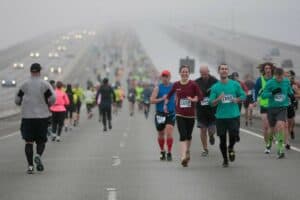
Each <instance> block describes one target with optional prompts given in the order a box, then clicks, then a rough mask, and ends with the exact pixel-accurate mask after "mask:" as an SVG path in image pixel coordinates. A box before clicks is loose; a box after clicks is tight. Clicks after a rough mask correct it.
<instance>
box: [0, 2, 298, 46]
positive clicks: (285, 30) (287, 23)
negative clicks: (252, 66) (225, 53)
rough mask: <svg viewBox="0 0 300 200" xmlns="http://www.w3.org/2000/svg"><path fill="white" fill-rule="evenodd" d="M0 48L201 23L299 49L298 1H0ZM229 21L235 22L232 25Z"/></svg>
mask: <svg viewBox="0 0 300 200" xmlns="http://www.w3.org/2000/svg"><path fill="white" fill-rule="evenodd" d="M0 3H1V4H0V5H1V6H0V24H1V26H2V27H1V32H0V36H1V37H0V48H4V47H7V46H9V45H12V44H15V43H18V42H20V41H23V40H25V39H29V38H31V37H34V36H37V35H39V34H41V33H45V32H48V31H52V30H56V29H60V28H68V27H74V26H82V27H92V26H97V25H99V24H102V23H105V22H106V23H107V22H110V23H115V22H116V21H118V22H134V21H167V22H168V21H175V22H176V21H180V22H182V19H185V20H189V21H194V22H201V21H202V22H205V23H209V24H214V25H217V26H220V27H223V28H228V29H229V28H230V27H232V24H233V25H234V26H233V27H234V29H235V30H236V31H238V32H247V33H250V34H254V35H258V36H264V37H267V38H271V39H275V40H281V41H286V42H289V43H296V44H299V45H300V37H299V30H300V28H299V27H300V2H299V1H297V0H284V1H282V0H147V1H146V0H26V1H23V0H0ZM232 19H233V20H232Z"/></svg>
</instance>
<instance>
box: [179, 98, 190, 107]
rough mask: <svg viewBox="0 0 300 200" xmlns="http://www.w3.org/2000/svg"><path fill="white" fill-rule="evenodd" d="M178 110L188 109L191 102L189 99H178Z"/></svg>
mask: <svg viewBox="0 0 300 200" xmlns="http://www.w3.org/2000/svg"><path fill="white" fill-rule="evenodd" d="M179 105H180V108H190V107H191V106H192V102H191V101H190V100H189V99H180V101H179Z"/></svg>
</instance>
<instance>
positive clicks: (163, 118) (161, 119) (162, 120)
mask: <svg viewBox="0 0 300 200" xmlns="http://www.w3.org/2000/svg"><path fill="white" fill-rule="evenodd" d="M156 122H157V123H158V124H164V123H165V122H166V116H161V115H156Z"/></svg>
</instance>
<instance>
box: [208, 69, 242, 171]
mask: <svg viewBox="0 0 300 200" xmlns="http://www.w3.org/2000/svg"><path fill="white" fill-rule="evenodd" d="M218 72H219V74H220V81H219V82H218V83H216V84H215V85H214V86H213V87H212V89H211V92H210V97H209V102H210V104H211V105H212V106H216V107H217V111H216V119H217V121H216V126H217V135H218V136H219V137H220V150H221V153H222V156H223V167H228V155H227V132H228V134H229V146H228V153H229V160H230V161H231V162H233V161H234V160H235V150H234V145H235V143H236V139H237V135H238V134H239V128H240V127H239V118H240V110H239V106H238V104H239V103H240V102H241V101H242V100H243V99H245V98H246V95H245V93H244V91H243V89H242V88H241V86H240V84H238V83H237V82H236V81H233V80H230V79H228V72H229V68H228V66H227V64H221V65H219V67H218Z"/></svg>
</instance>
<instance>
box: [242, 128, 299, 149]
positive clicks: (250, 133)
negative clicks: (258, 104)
mask: <svg viewBox="0 0 300 200" xmlns="http://www.w3.org/2000/svg"><path fill="white" fill-rule="evenodd" d="M240 130H241V131H243V132H244V133H247V134H249V135H252V136H255V137H258V138H261V139H263V138H264V137H263V136H262V135H259V134H257V133H254V132H252V131H249V130H246V129H243V128H241V129H240ZM291 149H292V150H294V151H297V152H299V153H300V149H299V148H297V147H294V146H291Z"/></svg>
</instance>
